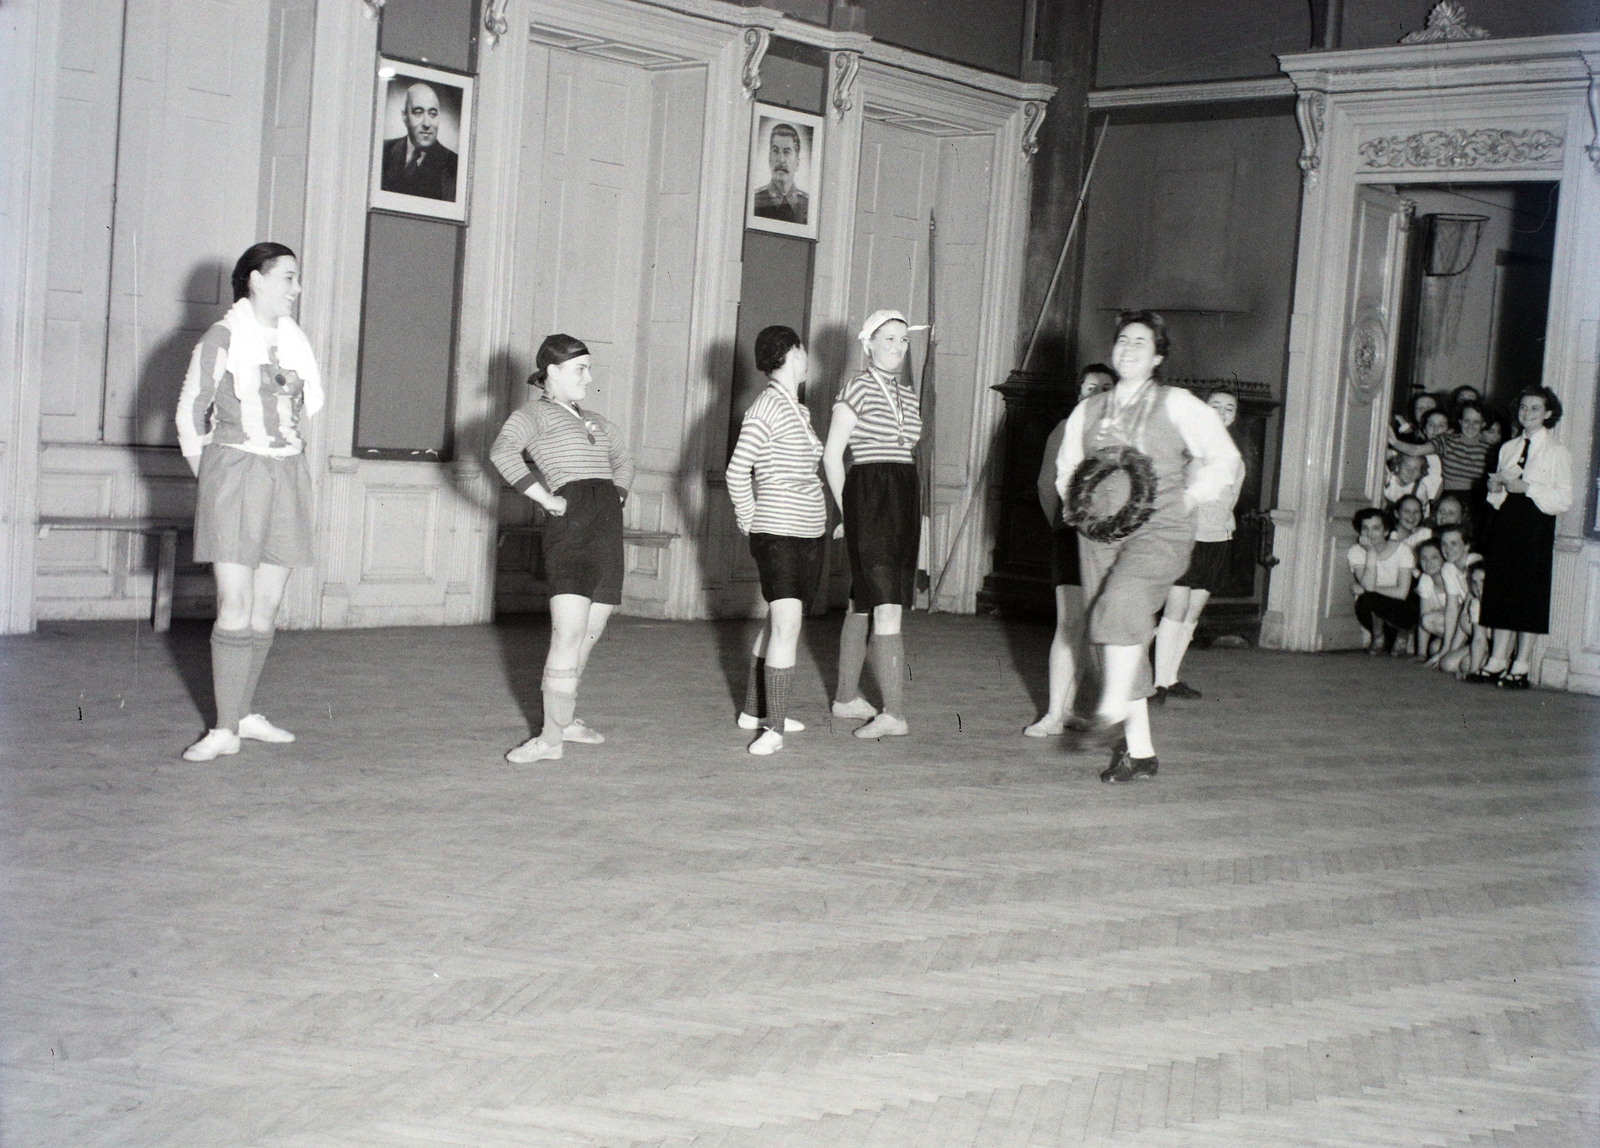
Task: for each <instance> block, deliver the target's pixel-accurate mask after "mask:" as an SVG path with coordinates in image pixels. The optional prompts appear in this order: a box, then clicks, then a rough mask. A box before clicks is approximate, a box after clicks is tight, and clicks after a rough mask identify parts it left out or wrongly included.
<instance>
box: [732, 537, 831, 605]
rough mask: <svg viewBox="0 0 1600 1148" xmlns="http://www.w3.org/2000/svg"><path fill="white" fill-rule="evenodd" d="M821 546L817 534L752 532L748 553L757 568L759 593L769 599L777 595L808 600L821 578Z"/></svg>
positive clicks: (821, 543) (814, 592)
mask: <svg viewBox="0 0 1600 1148" xmlns="http://www.w3.org/2000/svg"><path fill="white" fill-rule="evenodd" d="M822 550H823V541H822V539H821V538H792V537H790V536H789V535H787V534H752V535H751V536H750V556H751V557H752V558H754V559H755V560H756V569H757V570H759V571H760V572H761V596H762V597H763V598H765V599H766V600H767V601H769V602H776V601H777V600H778V599H779V598H799V599H800V600H801V601H802V602H809V601H811V599H812V598H813V597H815V596H816V592H817V584H818V583H819V582H820V581H821V580H822Z"/></svg>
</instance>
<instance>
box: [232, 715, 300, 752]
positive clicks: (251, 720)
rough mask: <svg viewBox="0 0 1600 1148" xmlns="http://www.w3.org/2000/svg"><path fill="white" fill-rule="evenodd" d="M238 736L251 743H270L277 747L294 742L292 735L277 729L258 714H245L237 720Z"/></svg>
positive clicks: (284, 730)
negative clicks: (247, 739)
mask: <svg viewBox="0 0 1600 1148" xmlns="http://www.w3.org/2000/svg"><path fill="white" fill-rule="evenodd" d="M239 736H240V737H247V738H249V739H250V740H251V741H270V742H273V743H275V744H277V745H287V744H288V743H289V742H291V741H293V740H294V734H292V733H290V732H289V731H288V730H286V729H279V728H278V727H277V726H275V725H273V724H272V723H271V722H269V721H268V720H267V719H266V718H264V717H262V716H261V715H260V714H245V715H244V717H242V718H240V719H239Z"/></svg>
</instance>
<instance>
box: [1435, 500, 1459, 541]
mask: <svg viewBox="0 0 1600 1148" xmlns="http://www.w3.org/2000/svg"><path fill="white" fill-rule="evenodd" d="M1466 523H1467V504H1466V503H1465V502H1463V501H1462V500H1461V499H1460V498H1458V497H1456V496H1455V495H1453V494H1441V495H1440V496H1439V501H1438V502H1437V503H1435V504H1434V508H1433V528H1434V530H1435V532H1437V531H1439V530H1441V529H1443V528H1444V527H1446V526H1465V525H1466Z"/></svg>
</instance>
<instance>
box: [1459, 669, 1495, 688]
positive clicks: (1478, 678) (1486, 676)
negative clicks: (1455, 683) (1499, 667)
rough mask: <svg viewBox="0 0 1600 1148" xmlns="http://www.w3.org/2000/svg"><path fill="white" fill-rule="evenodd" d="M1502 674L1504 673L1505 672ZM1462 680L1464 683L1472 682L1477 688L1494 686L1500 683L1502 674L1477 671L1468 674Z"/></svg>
mask: <svg viewBox="0 0 1600 1148" xmlns="http://www.w3.org/2000/svg"><path fill="white" fill-rule="evenodd" d="M1501 672H1502V673H1503V672H1504V671H1501ZM1461 680H1462V681H1464V682H1470V683H1472V684H1473V685H1475V686H1487V685H1493V684H1495V683H1497V682H1499V681H1500V673H1490V672H1489V671H1488V670H1477V671H1475V672H1473V673H1470V674H1468V675H1467V676H1466V677H1464V678H1462V679H1461Z"/></svg>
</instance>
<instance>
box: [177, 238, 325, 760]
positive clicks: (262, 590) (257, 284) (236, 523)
mask: <svg viewBox="0 0 1600 1148" xmlns="http://www.w3.org/2000/svg"><path fill="white" fill-rule="evenodd" d="M299 297H300V265H299V264H298V263H297V262H296V261H295V257H294V252H293V251H291V250H289V249H288V248H287V247H285V246H284V245H283V244H281V243H257V244H256V245H255V246H254V247H252V248H250V249H249V250H248V251H246V252H245V253H244V254H243V255H241V256H240V257H239V262H238V263H236V264H234V268H233V306H232V307H230V308H229V309H228V313H227V314H226V315H224V316H223V317H222V319H221V321H219V322H217V323H213V324H212V326H211V329H210V330H208V331H207V332H206V333H205V335H204V336H203V337H202V338H201V340H200V343H199V345H198V346H196V347H195V349H194V355H193V356H192V357H191V358H190V359H189V371H188V373H187V374H186V375H185V376H184V379H183V390H182V392H181V393H180V394H179V396H178V420H177V421H178V445H179V447H180V448H181V449H182V451H183V457H184V461H186V462H187V463H188V464H189V468H190V469H191V470H192V471H194V473H195V476H196V477H197V478H198V479H199V480H200V481H199V488H198V492H197V494H196V500H195V516H194V557H195V561H196V562H210V563H211V568H212V571H213V572H214V573H215V575H216V579H217V620H216V623H215V624H214V625H213V626H212V628H211V681H212V687H213V689H214V691H215V694H216V699H217V724H216V725H215V726H213V727H212V728H211V729H210V730H209V731H208V732H207V733H206V735H205V736H204V737H202V738H201V739H200V740H199V741H197V742H195V743H194V744H193V745H191V746H190V747H189V748H188V749H186V750H184V751H183V756H184V759H185V760H187V761H211V760H213V759H215V758H218V757H222V756H226V755H228V754H235V753H238V752H239V739H240V738H248V739H250V740H252V741H266V742H290V741H293V740H294V734H292V733H290V732H289V731H288V730H286V729H279V728H278V727H277V726H275V725H273V724H272V723H271V722H269V721H268V720H267V719H266V718H265V717H263V716H262V715H261V714H259V713H256V712H255V710H254V706H255V692H256V683H257V682H258V681H260V679H261V668H262V667H263V666H264V665H265V664H266V661H267V653H268V652H269V651H270V650H271V649H272V637H273V631H274V626H275V625H276V622H277V617H278V605H279V603H281V602H282V601H283V589H284V586H285V585H287V584H288V581H289V574H290V568H291V567H294V566H310V565H312V564H313V563H314V562H315V558H314V556H313V554H312V548H311V528H312V521H311V514H312V509H311V471H310V469H309V468H308V467H307V466H306V460H305V438H304V424H305V421H306V420H307V419H309V418H311V416H312V415H314V414H316V413H317V412H318V411H319V410H321V409H322V376H321V373H320V372H319V371H318V370H317V361H316V359H315V358H313V356H312V354H311V345H310V344H309V343H308V342H307V341H306V336H305V332H303V331H301V330H300V327H299V325H298V324H297V323H296V322H295V321H294V319H293V317H292V314H293V311H294V304H295V300H297V299H298V298H299Z"/></svg>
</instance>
